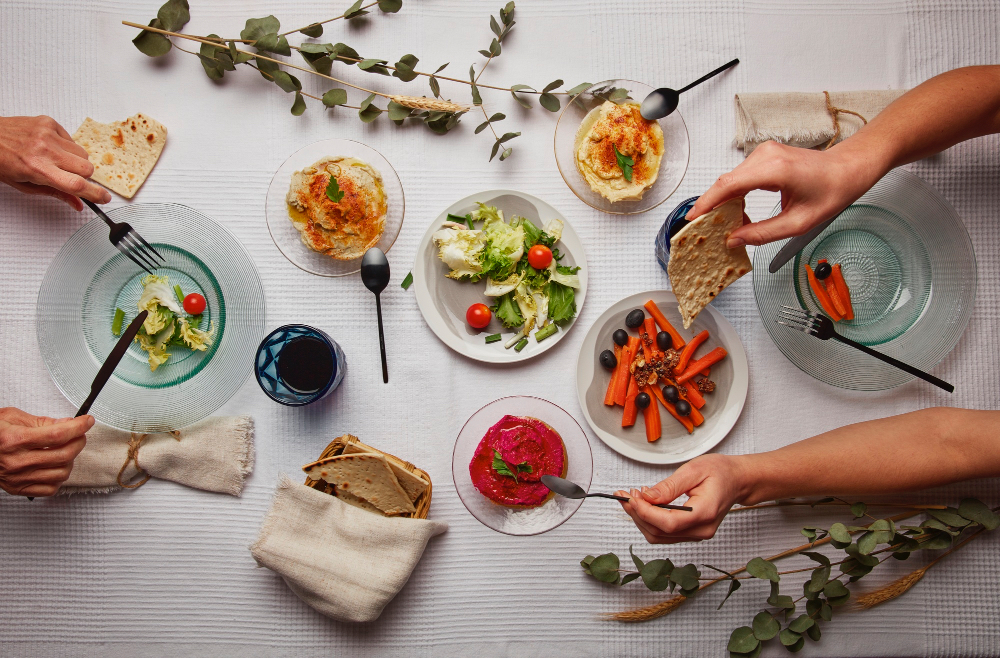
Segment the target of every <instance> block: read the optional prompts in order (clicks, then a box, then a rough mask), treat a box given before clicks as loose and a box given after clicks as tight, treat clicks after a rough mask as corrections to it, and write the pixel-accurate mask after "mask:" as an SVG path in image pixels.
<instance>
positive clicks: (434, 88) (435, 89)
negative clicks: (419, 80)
mask: <svg viewBox="0 0 1000 658" xmlns="http://www.w3.org/2000/svg"><path fill="white" fill-rule="evenodd" d="M427 84H429V85H430V87H431V93H432V94H434V98H440V97H441V85H440V84H438V80H437V78H435V77H434V76H433V75H432V76H431V77H430V78H428V80H427Z"/></svg>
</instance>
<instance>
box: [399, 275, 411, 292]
mask: <svg viewBox="0 0 1000 658" xmlns="http://www.w3.org/2000/svg"><path fill="white" fill-rule="evenodd" d="M399 285H400V286H401V287H402V288H403V290H409V288H410V286H412V285H413V272H407V273H406V276H405V277H404V278H403V282H402V283H401V284H399Z"/></svg>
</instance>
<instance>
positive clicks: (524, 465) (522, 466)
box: [517, 462, 531, 473]
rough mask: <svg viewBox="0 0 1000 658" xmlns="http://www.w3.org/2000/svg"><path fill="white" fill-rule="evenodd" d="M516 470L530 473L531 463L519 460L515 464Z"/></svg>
mask: <svg viewBox="0 0 1000 658" xmlns="http://www.w3.org/2000/svg"><path fill="white" fill-rule="evenodd" d="M517 472H518V473H530V472H531V465H530V464H528V462H521V463H520V464H518V465H517Z"/></svg>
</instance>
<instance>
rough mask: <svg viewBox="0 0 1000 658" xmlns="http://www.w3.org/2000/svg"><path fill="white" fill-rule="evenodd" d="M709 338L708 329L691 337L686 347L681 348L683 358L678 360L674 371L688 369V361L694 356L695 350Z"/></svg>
mask: <svg viewBox="0 0 1000 658" xmlns="http://www.w3.org/2000/svg"><path fill="white" fill-rule="evenodd" d="M706 340H708V331H707V330H706V331H702V332H701V333H700V334H698V335H697V336H695V337H694V338H692V339H691V342H689V343H688V344H687V345H685V346H684V349H683V350H681V360H680V361H678V362H677V367H676V368H674V372H684V371H685V370H687V366H688V363H689V362H690V361H691V357H693V356H694V351H695V350H696V349H698V346H699V345H701V344H702V343H704V342H705V341H706Z"/></svg>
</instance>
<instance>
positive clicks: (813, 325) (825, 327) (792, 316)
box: [778, 306, 955, 393]
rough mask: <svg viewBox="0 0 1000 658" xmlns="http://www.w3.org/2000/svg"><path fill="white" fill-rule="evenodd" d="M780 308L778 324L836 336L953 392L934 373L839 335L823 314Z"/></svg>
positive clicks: (819, 336)
mask: <svg viewBox="0 0 1000 658" xmlns="http://www.w3.org/2000/svg"><path fill="white" fill-rule="evenodd" d="M782 308H783V309H785V310H783V311H781V314H780V315H779V316H778V317H779V319H778V324H783V325H785V326H786V327H791V328H792V329H798V330H799V331H802V332H805V333H807V334H809V335H811V336H816V337H817V338H819V339H820V340H830V339H831V338H836V339H837V340H839V341H840V342H841V343H844V344H845V345H850V346H851V347H854V348H856V349H859V350H861V351H862V352H864V353H865V354H870V355H871V356H873V357H875V358H876V359H878V360H880V361H884V362H886V363H888V364H889V365H891V366H895V367H897V368H899V369H900V370H903V371H905V372H908V373H910V374H911V375H914V376H916V377H919V378H920V379H922V380H924V381H925V382H930V383H931V384H934V385H935V386H937V387H938V388H943V389H944V390H946V391H948V392H949V393H954V392H955V387H954V386H952V385H951V384H949V383H948V382H946V381H944V380H942V379H938V378H937V377H935V376H934V375H929V374H927V373H926V372H924V371H923V370H919V369H917V368H914V367H913V366H911V365H908V364H906V363H903V362H902V361H899V360H897V359H894V358H892V357H891V356H888V355H887V354H882V353H881V352H878V351H876V350H873V349H872V348H870V347H868V346H867V345H862V344H861V343H856V342H854V341H853V340H851V339H850V338H845V337H843V336H841V335H840V334H838V333H837V331H836V329H834V328H833V320H831V319H830V318H828V317H826V316H825V315H819V314H813V313H809V312H808V311H803V310H802V309H799V308H792V307H791V306H783V307H782ZM782 320H788V321H789V322H782ZM789 323H791V324H789Z"/></svg>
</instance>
